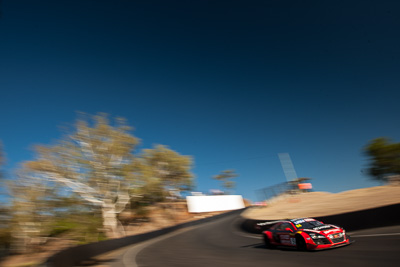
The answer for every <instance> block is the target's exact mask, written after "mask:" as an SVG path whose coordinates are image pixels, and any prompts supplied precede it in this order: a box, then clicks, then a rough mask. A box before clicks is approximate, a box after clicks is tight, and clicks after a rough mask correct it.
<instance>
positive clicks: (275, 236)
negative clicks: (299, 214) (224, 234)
mask: <svg viewBox="0 0 400 267" xmlns="http://www.w3.org/2000/svg"><path fill="white" fill-rule="evenodd" d="M262 235H263V238H264V243H265V246H266V247H267V248H273V247H275V246H290V247H295V248H297V249H298V250H319V249H327V248H334V247H340V246H345V245H349V244H350V239H349V236H348V235H346V232H345V230H344V229H343V228H340V227H338V226H335V225H332V224H324V223H322V222H320V221H317V220H315V219H311V218H301V219H293V220H287V221H280V222H278V223H276V224H275V225H274V226H272V227H271V228H269V229H268V230H266V231H263V233H262Z"/></svg>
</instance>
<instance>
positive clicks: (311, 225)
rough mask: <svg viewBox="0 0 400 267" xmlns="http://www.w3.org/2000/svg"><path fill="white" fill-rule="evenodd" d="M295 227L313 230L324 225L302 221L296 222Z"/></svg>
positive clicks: (317, 222)
mask: <svg viewBox="0 0 400 267" xmlns="http://www.w3.org/2000/svg"><path fill="white" fill-rule="evenodd" d="M295 225H296V228H297V229H312V228H314V227H318V226H321V225H324V224H323V223H322V222H319V221H307V222H306V221H301V222H296V224H295Z"/></svg>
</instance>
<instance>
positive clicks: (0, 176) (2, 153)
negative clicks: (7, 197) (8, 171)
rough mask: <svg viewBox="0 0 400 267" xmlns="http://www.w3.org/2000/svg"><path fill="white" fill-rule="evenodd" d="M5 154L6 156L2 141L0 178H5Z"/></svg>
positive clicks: (0, 145)
mask: <svg viewBox="0 0 400 267" xmlns="http://www.w3.org/2000/svg"><path fill="white" fill-rule="evenodd" d="M5 160H6V158H5V156H4V152H3V143H2V142H1V141H0V179H1V178H3V170H2V168H3V165H4V163H5Z"/></svg>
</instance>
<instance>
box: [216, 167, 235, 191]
mask: <svg viewBox="0 0 400 267" xmlns="http://www.w3.org/2000/svg"><path fill="white" fill-rule="evenodd" d="M237 176H238V175H237V174H236V172H235V170H225V171H222V172H221V173H220V174H218V175H215V176H214V177H213V179H215V180H218V181H221V182H222V186H223V187H224V188H226V189H227V190H231V189H233V188H235V186H236V183H235V182H234V181H232V180H231V179H233V178H235V177H237Z"/></svg>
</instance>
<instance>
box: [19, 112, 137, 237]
mask: <svg viewBox="0 0 400 267" xmlns="http://www.w3.org/2000/svg"><path fill="white" fill-rule="evenodd" d="M92 121H93V123H90V122H91V121H90V120H89V121H88V120H85V119H80V120H78V121H77V123H76V132H74V133H73V134H70V135H67V136H66V137H64V138H62V139H61V140H59V142H58V143H57V144H56V145H53V146H48V147H46V146H37V147H36V160H33V161H28V162H26V163H24V165H23V169H24V174H25V176H26V178H27V179H34V178H39V179H42V180H45V181H48V182H52V183H55V184H57V185H58V186H62V187H63V188H64V191H63V193H64V195H65V194H66V192H67V190H65V189H68V191H69V192H73V193H75V194H77V195H79V196H80V197H81V198H83V199H84V200H86V201H87V202H89V203H91V204H92V205H95V206H97V207H100V209H101V212H102V217H103V227H104V228H105V229H106V230H107V231H108V233H110V235H111V236H113V237H115V236H118V235H120V234H121V233H123V229H120V228H119V225H120V223H119V221H118V219H117V215H118V214H119V213H120V212H121V211H122V210H123V209H125V206H126V205H127V204H128V203H129V201H130V199H131V197H132V195H131V191H132V190H131V188H132V184H134V182H135V181H134V172H133V170H134V169H133V168H134V166H133V161H134V156H133V150H134V149H135V147H136V145H137V144H138V139H137V138H136V137H134V136H132V135H131V134H130V133H129V131H130V130H131V128H130V127H128V126H127V125H126V123H125V120H123V119H120V118H117V119H116V120H115V126H112V125H110V123H109V120H108V119H107V116H106V115H105V114H100V115H97V116H93V120H92ZM119 230H122V231H119Z"/></svg>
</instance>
